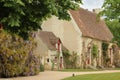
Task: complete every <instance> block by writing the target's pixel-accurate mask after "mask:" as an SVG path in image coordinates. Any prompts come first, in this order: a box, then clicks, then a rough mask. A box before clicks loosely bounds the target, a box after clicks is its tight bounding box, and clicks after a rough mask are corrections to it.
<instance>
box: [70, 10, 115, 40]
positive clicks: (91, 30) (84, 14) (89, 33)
mask: <svg viewBox="0 0 120 80" xmlns="http://www.w3.org/2000/svg"><path fill="white" fill-rule="evenodd" d="M70 13H71V15H72V17H73V19H74V20H75V22H76V24H77V25H78V27H79V29H80V30H81V32H82V35H83V36H85V37H90V38H94V39H98V40H104V41H111V39H112V38H113V35H112V33H111V32H110V30H109V29H108V27H107V26H106V24H105V22H104V21H103V20H101V19H99V20H98V19H97V15H96V14H95V13H93V12H90V11H88V10H85V9H82V8H80V9H79V10H77V11H73V10H70Z"/></svg>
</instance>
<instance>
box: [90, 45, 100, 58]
mask: <svg viewBox="0 0 120 80" xmlns="http://www.w3.org/2000/svg"><path fill="white" fill-rule="evenodd" d="M91 53H92V56H93V58H96V57H97V56H98V46H97V45H95V44H93V46H92V51H91Z"/></svg>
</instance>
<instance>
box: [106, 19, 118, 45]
mask: <svg viewBox="0 0 120 80" xmlns="http://www.w3.org/2000/svg"><path fill="white" fill-rule="evenodd" d="M106 24H107V26H108V27H109V29H110V31H111V32H112V34H113V36H114V38H113V41H114V42H115V41H117V44H118V46H119V47H120V31H119V30H120V23H119V21H118V20H112V21H106Z"/></svg>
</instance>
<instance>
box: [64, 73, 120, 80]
mask: <svg viewBox="0 0 120 80" xmlns="http://www.w3.org/2000/svg"><path fill="white" fill-rule="evenodd" d="M62 80H120V73H106V74H87V75H79V76H75V77H69V78H65V79H62Z"/></svg>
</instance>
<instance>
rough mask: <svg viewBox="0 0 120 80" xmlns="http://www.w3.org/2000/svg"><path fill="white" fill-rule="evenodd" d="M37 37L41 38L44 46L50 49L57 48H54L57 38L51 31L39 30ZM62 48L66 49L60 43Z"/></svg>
mask: <svg viewBox="0 0 120 80" xmlns="http://www.w3.org/2000/svg"><path fill="white" fill-rule="evenodd" d="M39 37H40V38H41V39H42V41H43V42H44V44H46V46H47V47H48V48H49V49H50V50H57V49H56V43H58V41H59V38H58V37H56V36H55V35H54V34H53V33H52V32H48V31H40V32H39ZM62 50H67V49H66V48H65V47H64V46H63V45H62Z"/></svg>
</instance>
